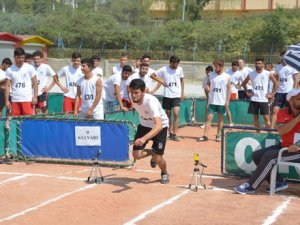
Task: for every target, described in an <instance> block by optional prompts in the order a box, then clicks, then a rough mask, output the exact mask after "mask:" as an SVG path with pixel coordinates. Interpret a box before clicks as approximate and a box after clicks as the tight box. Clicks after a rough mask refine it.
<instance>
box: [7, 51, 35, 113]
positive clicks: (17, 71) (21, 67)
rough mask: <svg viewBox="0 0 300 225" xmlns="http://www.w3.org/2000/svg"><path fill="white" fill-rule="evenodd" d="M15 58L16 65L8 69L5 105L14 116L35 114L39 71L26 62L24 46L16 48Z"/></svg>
mask: <svg viewBox="0 0 300 225" xmlns="http://www.w3.org/2000/svg"><path fill="white" fill-rule="evenodd" d="M14 59H15V63H14V65H12V66H11V67H9V68H8V69H7V70H6V78H7V80H6V85H5V106H6V108H7V109H8V111H9V110H11V115H12V116H23V115H33V114H34V110H33V106H34V105H35V104H36V103H37V92H38V86H37V73H36V71H35V69H34V68H33V66H31V65H29V64H27V63H25V62H24V59H25V51H24V49H23V48H16V49H15V50H14ZM10 90H11V103H10V101H9V94H10Z"/></svg>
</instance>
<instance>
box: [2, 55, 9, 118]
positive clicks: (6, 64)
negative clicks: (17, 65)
mask: <svg viewBox="0 0 300 225" xmlns="http://www.w3.org/2000/svg"><path fill="white" fill-rule="evenodd" d="M11 65H12V61H11V60H10V58H4V59H3V60H2V64H1V65H0V117H1V118H2V111H3V108H4V106H5V82H6V75H5V71H6V70H7V68H8V67H10V66H11ZM6 114H7V115H8V112H7V113H6Z"/></svg>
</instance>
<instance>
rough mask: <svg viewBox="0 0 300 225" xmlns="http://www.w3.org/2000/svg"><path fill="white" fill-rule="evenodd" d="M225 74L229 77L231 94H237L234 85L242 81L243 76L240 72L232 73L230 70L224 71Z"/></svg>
mask: <svg viewBox="0 0 300 225" xmlns="http://www.w3.org/2000/svg"><path fill="white" fill-rule="evenodd" d="M226 73H227V74H229V75H230V84H231V93H237V92H238V90H237V88H236V86H235V85H236V84H239V83H242V82H243V81H244V76H243V74H242V73H241V72H240V71H238V70H237V71H235V72H234V71H233V70H232V69H228V70H226Z"/></svg>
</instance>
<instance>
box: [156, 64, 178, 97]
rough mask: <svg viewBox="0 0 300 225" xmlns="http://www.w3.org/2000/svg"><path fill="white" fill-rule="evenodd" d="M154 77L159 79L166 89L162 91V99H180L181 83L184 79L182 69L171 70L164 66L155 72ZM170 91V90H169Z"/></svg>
mask: <svg viewBox="0 0 300 225" xmlns="http://www.w3.org/2000/svg"><path fill="white" fill-rule="evenodd" d="M156 75H157V76H158V77H161V78H162V79H163V80H164V82H165V84H166V85H167V86H168V87H165V89H164V97H167V98H180V97H181V82H180V79H181V78H183V77H184V75H183V70H182V67H180V66H178V67H177V69H171V68H170V66H169V65H167V66H164V67H162V68H160V69H159V70H157V71H156ZM170 89H171V90H170Z"/></svg>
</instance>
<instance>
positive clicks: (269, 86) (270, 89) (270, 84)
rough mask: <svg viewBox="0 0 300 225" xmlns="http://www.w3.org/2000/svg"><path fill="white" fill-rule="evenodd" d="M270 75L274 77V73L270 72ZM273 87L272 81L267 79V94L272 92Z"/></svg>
mask: <svg viewBox="0 0 300 225" xmlns="http://www.w3.org/2000/svg"><path fill="white" fill-rule="evenodd" d="M270 74H272V75H273V76H274V75H275V71H273V70H272V71H270ZM273 86H274V83H273V81H271V80H270V79H269V85H268V93H272V91H273Z"/></svg>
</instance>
